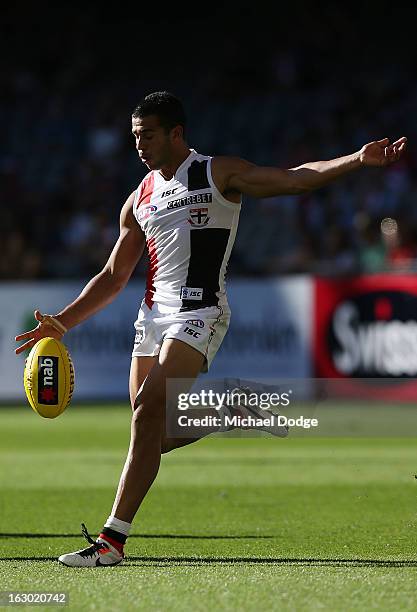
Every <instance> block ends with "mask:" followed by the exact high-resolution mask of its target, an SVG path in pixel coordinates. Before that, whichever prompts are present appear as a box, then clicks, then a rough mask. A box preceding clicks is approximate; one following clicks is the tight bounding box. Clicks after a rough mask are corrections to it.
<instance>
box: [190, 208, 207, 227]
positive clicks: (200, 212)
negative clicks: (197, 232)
mask: <svg viewBox="0 0 417 612" xmlns="http://www.w3.org/2000/svg"><path fill="white" fill-rule="evenodd" d="M209 221H210V217H209V216H208V208H190V216H189V217H188V222H189V223H191V225H193V226H195V227H203V226H204V225H207V223H208V222H209Z"/></svg>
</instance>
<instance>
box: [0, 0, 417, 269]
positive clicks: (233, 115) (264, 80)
mask: <svg viewBox="0 0 417 612" xmlns="http://www.w3.org/2000/svg"><path fill="white" fill-rule="evenodd" d="M61 8H62V10H63V11H64V13H65V11H67V12H66V18H65V23H66V27H65V31H63V30H62V29H59V31H58V30H55V29H54V28H51V27H50V23H49V21H48V19H49V15H44V16H43V19H39V15H38V13H37V10H38V9H37V8H35V7H34V8H33V16H34V17H36V19H35V22H36V23H37V24H38V26H37V28H35V29H34V28H33V27H32V21H31V20H30V19H29V22H30V23H29V22H28V25H27V27H26V26H25V23H22V22H21V19H20V14H18V12H17V11H16V13H15V14H13V7H10V8H9V9H8V13H7V18H6V24H8V25H9V30H7V28H6V29H5V38H4V42H5V43H6V44H7V45H8V51H10V52H9V53H8V54H7V62H6V61H5V60H4V59H3V60H1V59H0V61H3V65H4V70H3V72H2V76H1V77H0V78H1V89H0V91H1V94H0V125H1V128H2V136H3V138H2V142H1V144H0V214H1V219H2V223H1V225H0V239H1V240H2V258H1V261H0V278H3V279H13V278H16V279H21V278H76V277H86V276H89V275H91V274H94V273H96V272H98V270H99V269H100V268H101V266H102V265H103V264H104V262H105V261H106V259H107V257H108V255H109V252H110V250H111V248H112V245H113V242H114V240H115V238H116V237H117V232H118V217H119V211H120V208H121V206H122V204H123V202H124V201H125V199H126V198H127V196H128V195H129V193H131V191H132V190H133V189H135V187H136V186H137V185H138V183H139V182H140V180H141V179H142V178H143V176H144V175H145V174H146V172H147V170H146V168H145V167H144V166H143V165H141V164H140V162H139V160H138V157H137V154H136V152H135V149H134V146H133V139H132V138H131V135H130V129H131V128H130V112H131V110H132V109H133V107H134V106H135V105H136V104H137V102H138V101H139V100H140V99H141V98H142V97H143V95H146V94H147V93H149V92H150V91H154V90H155V89H162V88H164V89H171V90H173V91H174V93H176V94H177V95H179V96H180V97H181V98H182V99H183V101H184V105H185V107H186V110H187V111H188V123H189V127H188V138H189V144H190V146H192V147H194V148H196V149H197V150H198V151H201V152H202V153H206V154H214V155H216V154H233V155H237V156H241V157H244V158H247V159H249V160H251V161H254V162H255V163H260V164H268V165H278V166H281V167H291V166H294V165H299V164H301V163H303V162H307V161H311V160H314V159H325V158H330V157H337V156H340V155H344V154H346V153H350V152H352V151H354V150H357V149H358V148H359V147H360V146H362V145H363V144H365V143H366V142H368V141H370V140H372V139H374V138H382V137H384V136H389V137H400V136H402V135H407V136H409V137H410V139H412V138H413V137H414V136H415V134H416V132H417V126H416V125H415V122H414V114H415V113H414V109H415V105H416V103H417V83H416V81H415V79H414V64H413V56H412V54H411V55H409V56H408V55H407V54H406V53H404V52H403V51H402V48H401V45H402V44H403V43H402V41H403V40H406V36H403V37H402V40H401V41H398V44H396V45H395V46H394V48H390V54H391V55H390V62H389V63H387V62H381V61H380V54H379V53H378V52H377V49H378V47H379V43H380V41H379V40H378V45H377V46H376V47H375V50H373V47H372V40H371V39H370V38H369V37H370V31H369V27H368V25H369V22H370V21H372V24H373V27H372V31H375V32H378V31H379V30H378V27H377V25H376V24H375V23H374V22H375V20H378V19H382V17H381V15H383V11H381V12H380V14H379V15H378V16H377V15H375V14H374V13H372V15H371V14H370V15H369V21H367V20H366V15H365V14H364V16H363V17H364V18H363V20H361V22H360V23H359V22H358V23H357V24H356V25H355V28H356V30H357V32H356V35H357V37H358V39H359V37H360V36H361V33H362V35H364V34H366V36H364V38H363V40H364V41H367V42H366V43H364V44H365V46H366V49H363V48H362V47H361V46H360V45H357V46H352V44H351V32H352V27H351V24H350V22H349V18H350V17H349V11H348V8H337V7H336V6H330V5H329V6H323V7H322V8H321V9H320V16H319V17H318V16H317V15H316V13H315V11H303V10H302V9H298V8H295V7H294V11H295V12H296V16H297V43H296V45H295V44H294V41H293V36H292V35H291V36H286V34H287V31H286V26H285V23H287V22H286V20H285V19H283V20H281V21H282V24H281V25H282V28H281V35H279V34H277V31H276V29H277V28H279V27H280V22H279V23H278V22H276V21H275V20H271V23H268V22H266V20H265V19H261V18H260V16H259V14H258V13H257V12H256V11H252V13H250V15H251V17H250V18H249V16H248V15H246V16H242V21H241V22H237V23H236V27H235V28H234V30H233V32H232V31H231V30H230V29H229V27H228V25H227V21H226V20H225V19H224V18H223V17H224V16H223V14H222V20H219V19H217V18H216V17H215V15H214V14H213V22H210V21H209V20H208V19H209V18H208V17H207V18H206V19H205V21H204V22H201V21H196V23H193V22H192V18H191V17H187V19H189V20H190V22H189V23H188V21H187V22H184V23H185V26H186V30H187V36H186V37H180V38H179V39H178V40H177V39H176V41H175V62H168V64H167V55H166V49H165V50H164V47H163V46H162V43H161V45H160V44H159V43H158V44H156V43H155V31H156V30H157V31H158V35H159V40H160V41H162V40H165V39H166V40H168V39H169V37H170V36H171V35H172V32H171V25H170V23H168V22H166V23H165V21H164V19H163V17H162V16H161V17H160V18H159V17H158V16H155V17H154V19H155V20H156V21H157V24H156V25H155V24H154V23H152V27H150V26H149V24H148V23H147V22H146V20H145V22H144V23H143V24H139V25H138V23H136V22H135V20H134V19H133V20H132V19H131V17H130V16H129V17H123V16H119V17H118V15H117V11H115V12H114V13H112V14H111V15H110V14H107V17H106V12H105V11H104V13H103V15H102V22H100V27H96V25H97V23H96V14H95V11H94V10H87V9H86V10H85V11H83V13H82V15H81V14H79V15H78V16H77V17H76V18H74V15H73V12H71V11H70V9H69V8H68V9H66V8H65V7H61ZM285 10H286V11H291V10H292V9H291V6H288V7H287V8H286V9H285ZM390 14H391V13H390ZM64 17H65V16H64ZM118 18H119V19H120V21H119V22H118V21H117V19H118ZM233 18H234V20H235V21H236V20H238V17H236V15H235V14H234V15H233ZM178 19H179V17H178ZM197 19H198V18H197V17H196V20H197ZM181 25H183V23H182V22H181ZM139 26H140V27H139ZM374 26H375V27H374ZM211 27H215V29H216V32H217V35H216V44H215V45H213V46H212V48H211V50H210V53H209V54H206V55H204V62H202V59H201V56H200V53H198V52H195V53H194V52H193V53H191V52H190V49H192V48H197V47H198V45H200V43H201V37H202V36H203V38H204V32H205V29H204V28H208V29H209V28H211ZM13 28H14V29H13ZM17 28H19V36H18V37H17V36H14V35H13V32H14V30H16V31H17ZM22 28H23V29H22ZM329 31H331V32H332V36H333V41H334V45H333V47H332V52H331V53H329V51H328V48H329V47H328V44H329V39H328V32H329ZM139 34H140V35H139ZM245 37H246V39H248V40H249V39H250V40H251V41H252V42H253V44H252V45H247V44H243V42H244V41H245V40H246V39H245ZM252 39H253V40H252ZM20 40H25V46H24V47H23V46H22V45H19V44H18V41H20ZM16 41H17V42H16ZM109 41H111V42H109ZM253 48H256V53H254V52H253ZM347 48H349V54H347V53H346V49H347ZM27 49H31V53H30V54H28V52H27ZM338 49H339V52H338ZM150 50H152V52H151V53H150ZM145 56H146V61H145V60H144V59H143V58H144V57H145ZM4 57H6V55H4ZM399 60H401V61H399ZM349 62H351V66H354V68H355V70H354V71H353V72H351V73H350V72H349V66H350V65H349ZM167 65H168V68H167ZM358 66H360V68H361V69H360V70H359V69H357V68H358ZM347 81H349V82H348V83H347ZM416 164H417V160H416V159H415V158H414V157H413V155H412V153H411V152H410V153H409V154H408V155H407V156H406V157H405V159H404V160H403V161H402V162H401V163H399V164H397V165H395V166H392V167H390V168H388V169H386V170H383V171H381V170H375V171H374V170H372V169H367V170H362V171H359V172H356V173H353V174H352V175H349V176H347V177H345V178H344V179H343V180H341V181H339V182H336V183H334V184H332V185H329V186H328V187H326V188H325V189H321V190H318V191H316V192H314V193H313V194H307V195H303V196H300V197H282V198H273V199H271V200H263V201H257V202H256V201H253V200H252V199H251V198H245V205H244V208H243V211H242V214H241V221H240V228H239V232H238V235H237V239H236V245H235V250H234V254H233V256H232V259H231V263H230V272H231V273H232V274H256V275H259V274H276V273H281V274H286V273H303V272H310V273H314V272H320V273H331V274H338V273H340V274H350V273H353V272H355V271H358V270H361V271H363V272H378V271H381V270H383V269H387V268H388V269H395V270H398V269H411V267H413V266H414V265H415V259H416V257H417V207H416V206H415V200H416V198H417V179H416V178H415V177H416V173H415V166H416ZM384 217H392V218H398V219H400V218H401V219H402V220H401V221H399V229H398V235H396V236H391V238H388V239H387V237H386V236H385V237H383V236H382V235H381V232H380V229H379V226H380V223H381V220H382V219H383V218H384ZM361 218H362V221H363V220H364V219H367V220H368V221H367V222H366V223H362V224H361V223H360V222H359V223H358V219H361ZM51 254H52V256H51ZM139 272H140V273H143V272H144V263H141V264H140V266H139Z"/></svg>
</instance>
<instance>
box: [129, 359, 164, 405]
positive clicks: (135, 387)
mask: <svg viewBox="0 0 417 612" xmlns="http://www.w3.org/2000/svg"><path fill="white" fill-rule="evenodd" d="M157 360H158V357H157V356H155V357H132V362H131V364H130V376H129V394H130V405H131V406H132V409H133V407H134V405H135V399H136V396H137V394H138V393H139V389H140V388H141V387H142V385H143V383H144V381H145V380H146V377H147V376H148V374H149V372H150V371H151V369H152V367H153V366H154V364H155V363H156V362H157Z"/></svg>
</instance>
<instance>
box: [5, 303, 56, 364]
mask: <svg viewBox="0 0 417 612" xmlns="http://www.w3.org/2000/svg"><path fill="white" fill-rule="evenodd" d="M34 315H35V319H36V320H37V321H39V323H38V325H37V326H36V327H34V328H33V329H31V330H30V331H27V332H25V333H24V334H19V335H18V336H16V337H15V340H16V342H20V341H21V340H26V342H25V343H24V344H21V345H20V346H18V347H17V349H15V353H16V355H19V353H21V352H22V351H25V350H27V349H30V348H32V346H33V345H34V344H36V343H37V342H38V340H41V338H47V337H51V338H56V339H57V340H61V338H62V336H63V335H64V333H63V332H62V333H61V332H60V331H58V330H57V329H56V328H55V327H53V326H52V325H50V324H48V322H47V320H46V321H44V322H43V319H44V317H45V315H43V314H41V313H40V312H39V310H35V312H34Z"/></svg>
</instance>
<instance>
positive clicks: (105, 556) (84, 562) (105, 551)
mask: <svg viewBox="0 0 417 612" xmlns="http://www.w3.org/2000/svg"><path fill="white" fill-rule="evenodd" d="M81 526H82V534H83V536H84V537H85V539H86V540H87V542H89V543H90V544H91V546H88V547H87V548H83V549H81V550H77V551H75V552H72V553H67V554H66V555H61V556H60V557H59V558H58V561H60V563H62V564H63V565H67V566H68V567H109V566H111V565H119V564H120V563H122V561H123V559H124V555H123V554H121V553H119V551H118V550H117V549H116V548H114V546H112V545H111V544H110V543H109V542H107V541H106V540H103V539H101V538H97V540H96V541H94V540H93V538H92V537H91V536H90V534H89V533H88V531H87V528H86V526H85V525H84V523H82V525H81Z"/></svg>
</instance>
